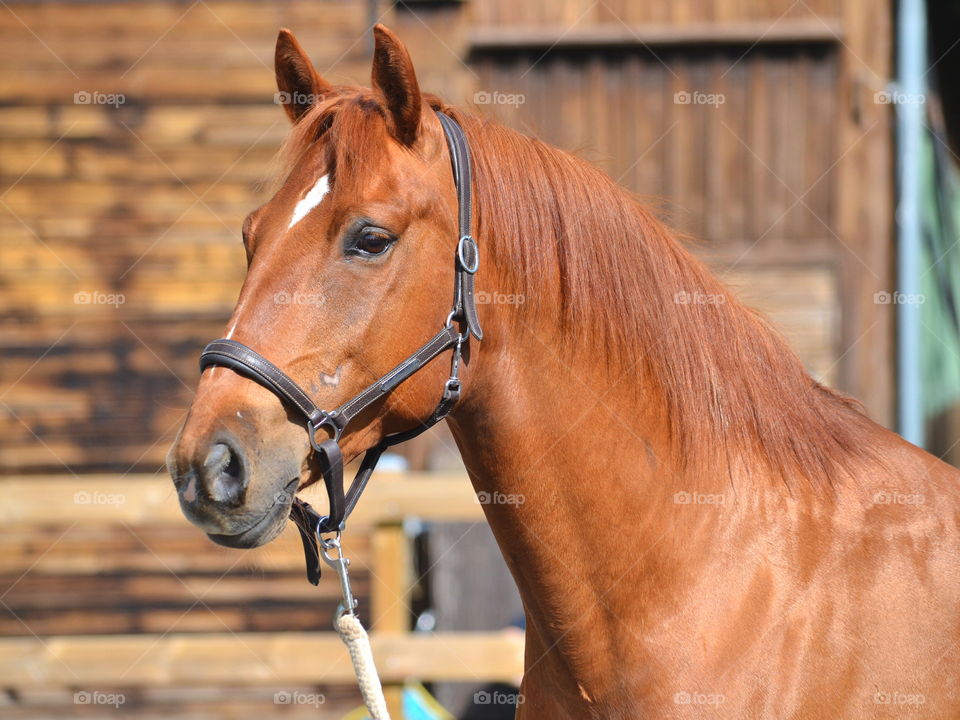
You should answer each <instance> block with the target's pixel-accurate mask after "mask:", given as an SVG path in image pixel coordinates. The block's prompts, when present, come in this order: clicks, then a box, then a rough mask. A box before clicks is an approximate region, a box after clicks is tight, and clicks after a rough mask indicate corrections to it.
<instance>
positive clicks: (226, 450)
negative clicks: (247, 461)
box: [201, 442, 247, 503]
mask: <svg viewBox="0 0 960 720" xmlns="http://www.w3.org/2000/svg"><path fill="white" fill-rule="evenodd" d="M201 473H202V475H203V481H204V485H205V486H206V490H207V494H208V495H209V496H210V499H211V500H213V501H214V502H221V503H238V502H241V501H242V500H243V491H244V490H245V489H246V485H247V484H246V473H245V472H244V470H243V462H242V459H241V457H240V453H239V452H238V451H237V450H235V449H234V448H232V447H230V445H228V444H226V443H224V442H218V443H215V444H214V445H213V447H211V448H210V452H208V453H207V457H206V458H205V459H204V461H203V468H202V469H201Z"/></svg>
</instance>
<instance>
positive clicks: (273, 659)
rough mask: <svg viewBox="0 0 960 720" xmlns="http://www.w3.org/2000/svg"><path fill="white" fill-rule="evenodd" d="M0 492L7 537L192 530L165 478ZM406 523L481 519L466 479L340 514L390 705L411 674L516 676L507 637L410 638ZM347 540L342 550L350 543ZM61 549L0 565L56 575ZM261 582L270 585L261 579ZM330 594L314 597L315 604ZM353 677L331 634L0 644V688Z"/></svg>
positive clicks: (368, 497)
mask: <svg viewBox="0 0 960 720" xmlns="http://www.w3.org/2000/svg"><path fill="white" fill-rule="evenodd" d="M317 492H318V493H319V492H320V491H319V490H317ZM0 493H2V497H3V498H4V503H3V505H2V506H0V523H2V524H3V526H4V528H5V531H6V532H7V533H8V534H9V533H13V534H14V535H16V533H17V532H18V531H19V529H23V531H24V532H27V531H28V530H29V529H31V528H34V529H35V528H37V527H38V526H43V525H45V524H49V523H51V522H56V523H59V524H61V525H63V524H66V525H71V526H74V527H75V526H81V527H90V528H97V527H100V526H112V525H118V524H119V525H126V526H132V527H137V526H156V525H158V524H159V525H171V524H177V525H183V531H184V532H185V533H189V532H199V531H198V530H195V529H193V528H191V527H188V526H187V524H186V520H185V519H184V518H183V516H182V515H181V513H180V509H179V507H178V504H177V500H176V494H175V492H174V491H173V487H172V484H171V483H170V481H169V479H167V478H166V477H159V476H128V477H118V476H110V475H90V476H78V477H62V476H53V477H31V478H11V479H0ZM306 499H307V500H309V501H313V500H314V499H316V502H317V504H318V505H319V506H321V507H322V506H323V500H322V498H320V497H317V496H316V495H313V494H311V493H310V492H309V491H308V492H307V493H306ZM412 516H415V517H418V518H421V519H423V520H429V521H437V522H442V521H483V512H482V509H481V507H480V505H479V503H478V502H477V499H476V497H475V495H474V494H473V490H472V488H471V485H470V482H469V480H468V479H467V478H466V477H464V476H462V475H440V474H426V473H421V474H416V473H410V474H403V475H395V474H386V473H384V474H383V475H378V476H377V478H376V479H375V480H374V482H372V484H371V485H370V487H369V489H368V490H367V493H366V494H365V495H364V498H363V502H361V503H360V504H359V506H358V507H357V511H356V512H355V513H354V515H353V517H352V518H351V527H350V530H351V531H352V532H353V533H355V535H354V537H356V538H357V540H358V541H359V540H360V539H361V538H362V537H363V536H365V538H366V540H367V542H368V546H369V563H370V570H371V572H370V605H369V607H365V608H361V613H362V616H363V617H364V618H365V619H369V618H371V617H375V618H377V622H376V626H375V628H373V630H372V632H371V642H372V644H373V651H374V655H375V657H376V660H377V664H378V667H379V669H380V672H381V675H382V678H383V681H384V683H385V684H387V686H388V687H387V692H388V698H389V700H390V702H391V704H392V705H394V706H396V704H397V703H398V702H399V687H400V686H401V684H402V683H403V682H405V681H407V680H411V679H417V680H423V681H465V682H484V681H492V680H503V681H509V680H511V679H512V678H516V677H517V676H518V675H520V674H521V673H522V668H523V641H522V639H520V638H518V637H516V636H514V635H506V634H501V633H476V632H470V633H467V632H448V633H412V632H410V631H409V623H410V618H409V611H408V609H407V608H408V607H409V594H410V590H411V586H412V585H413V567H412V552H411V549H410V546H409V545H410V541H409V538H408V536H407V534H406V533H405V532H404V531H403V527H402V523H403V522H404V520H405V519H406V518H409V517H412ZM67 545H69V540H68V541H67ZM347 545H348V549H349V542H348V543H347ZM66 552H67V554H66V555H63V553H64V549H63V548H59V549H58V550H57V551H56V552H53V551H51V550H49V549H48V551H46V552H44V553H42V554H40V556H39V557H27V558H9V559H8V560H7V561H6V563H5V564H6V565H10V568H9V570H12V571H17V570H18V569H19V565H22V566H24V567H23V571H24V575H27V574H28V573H31V572H48V573H49V572H57V571H59V570H60V569H62V568H68V567H70V559H69V548H68V549H67V551H66ZM48 553H49V557H47V555H48ZM61 555H62V556H61ZM188 560H189V559H188ZM272 560H276V558H275V557H274V558H272ZM158 562H159V559H158ZM279 562H280V565H281V566H282V567H284V568H285V569H288V570H289V569H291V568H292V567H293V566H296V565H299V564H300V563H301V562H302V560H301V558H299V557H297V556H296V555H295V554H292V553H290V552H287V553H286V554H284V553H283V552H281V557H280V559H279ZM18 564H19V565H18ZM47 564H50V567H47ZM288 566H289V567H288ZM72 570H73V571H74V572H79V573H91V574H96V573H97V572H98V571H99V567H98V564H97V563H96V562H93V563H90V562H86V563H83V564H79V565H77V566H76V567H73V568H72ZM263 582H264V583H268V582H270V580H269V579H266V578H264V580H263ZM305 582H306V581H305V580H304V583H305ZM321 582H322V583H334V584H335V583H336V579H335V578H334V577H333V576H332V575H325V577H324V578H323V580H322V581H321ZM308 589H309V588H308ZM329 589H330V588H322V590H323V591H326V590H329ZM329 594H330V593H329V592H319V591H318V598H319V597H320V596H321V595H329ZM352 672H353V671H352V669H351V666H350V663H349V657H348V655H347V653H346V650H345V648H344V647H343V645H342V644H341V643H340V641H339V638H337V637H336V635H335V634H334V633H332V632H306V633H305V632H223V633H208V632H200V633H182V632H176V633H169V634H167V633H164V634H158V633H143V634H120V635H59V636H58V635H51V636H23V637H5V638H0V686H2V687H5V688H11V689H26V688H58V687H94V686H102V687H109V686H116V687H164V686H172V687H175V686H198V685H205V686H209V685H237V684H243V685H256V684H263V685H277V684H296V683H314V684H321V683H325V684H340V683H344V684H349V683H352V682H353V674H352ZM396 716H397V717H402V715H400V714H399V713H397V715H396Z"/></svg>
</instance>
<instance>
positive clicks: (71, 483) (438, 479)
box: [0, 473, 484, 532]
mask: <svg viewBox="0 0 960 720" xmlns="http://www.w3.org/2000/svg"><path fill="white" fill-rule="evenodd" d="M322 493H323V491H322V489H321V488H319V487H317V486H314V487H311V488H307V489H306V490H304V491H303V492H302V493H301V494H302V496H303V497H304V498H305V499H306V500H308V502H311V503H315V504H317V505H318V506H319V507H323V506H324V504H325V503H326V500H325V498H324V497H323V495H322ZM0 496H2V497H3V498H4V502H3V503H2V505H0V523H3V524H4V525H12V524H21V525H22V524H34V523H37V522H38V521H42V520H44V519H46V520H49V519H50V518H56V519H58V520H63V519H69V520H70V522H76V523H79V524H98V523H105V522H106V523H109V522H114V523H128V524H136V523H148V522H176V523H184V524H186V522H187V521H186V520H185V519H184V518H183V516H182V514H181V512H180V506H179V504H178V503H177V498H176V492H175V491H174V488H173V484H172V483H171V482H170V480H169V478H167V477H164V476H160V475H154V476H146V475H131V476H128V477H119V476H116V475H84V476H79V477H75V478H69V477H67V478H65V477H62V476H60V477H58V476H38V477H29V478H22V477H21V478H11V479H3V480H0ZM406 517H419V518H422V519H424V520H436V521H443V520H446V521H451V522H453V521H461V520H466V521H477V520H482V519H483V518H484V515H483V511H482V509H481V506H480V504H479V503H478V502H477V498H476V495H475V494H474V492H473V488H472V486H471V485H470V481H469V480H468V479H467V477H466V476H465V475H461V474H440V473H437V474H432V473H411V474H409V475H402V474H400V475H398V474H391V473H377V474H376V475H375V476H374V478H373V479H372V480H371V482H370V485H369V487H368V488H367V490H366V492H365V493H364V497H363V502H361V503H360V504H358V505H357V509H356V510H355V511H354V513H353V515H352V516H351V518H350V525H351V527H370V526H373V525H375V524H377V523H388V522H402V520H403V519H404V518H406ZM197 532H199V531H197Z"/></svg>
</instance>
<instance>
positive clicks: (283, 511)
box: [207, 503, 290, 549]
mask: <svg viewBox="0 0 960 720" xmlns="http://www.w3.org/2000/svg"><path fill="white" fill-rule="evenodd" d="M289 515H290V506H289V504H287V503H284V504H279V503H278V504H276V505H274V506H272V507H271V508H270V509H269V510H268V511H267V512H266V513H264V515H263V516H262V517H261V518H260V519H259V520H257V522H255V523H254V524H253V525H251V526H250V527H249V528H247V529H246V530H244V531H243V532H240V533H237V534H235V535H217V534H214V533H207V537H208V538H210V539H211V540H213V542H215V543H216V544H217V545H223V546H224V547H230V548H241V549H250V548H255V547H260V546H261V545H266V544H267V543H268V542H270V541H271V540H273V539H275V538H276V537H277V536H278V535H279V534H280V533H281V532H282V531H283V528H284V527H285V526H286V524H287V518H288V517H289Z"/></svg>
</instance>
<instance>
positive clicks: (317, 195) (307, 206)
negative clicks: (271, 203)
mask: <svg viewBox="0 0 960 720" xmlns="http://www.w3.org/2000/svg"><path fill="white" fill-rule="evenodd" d="M328 177H329V176H327V175H324V176H323V177H321V178H320V179H319V180H317V182H316V184H315V185H314V186H313V187H312V188H310V192H308V193H307V194H306V195H304V196H303V200H301V201H300V202H298V203H297V206H296V207H295V208H294V209H293V217H292V218H290V224H289V225H288V226H287V230H289V229H290V228H292V227H293V226H294V225H296V224H297V223H298V222H300V221H301V220H303V218H305V217H306V216H307V213H309V212H310V211H311V210H313V209H314V208H315V207H316V206H317V205H319V204H320V201H321V200H323V196H324V195H326V194H327V193H328V192H330V181H329V180H328V179H327V178H328Z"/></svg>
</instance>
